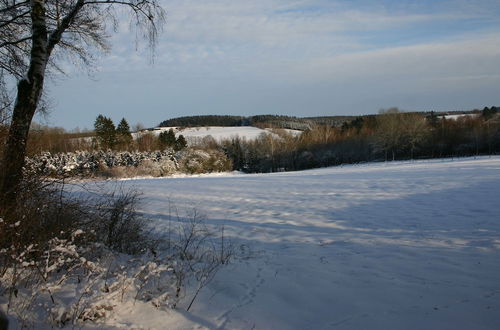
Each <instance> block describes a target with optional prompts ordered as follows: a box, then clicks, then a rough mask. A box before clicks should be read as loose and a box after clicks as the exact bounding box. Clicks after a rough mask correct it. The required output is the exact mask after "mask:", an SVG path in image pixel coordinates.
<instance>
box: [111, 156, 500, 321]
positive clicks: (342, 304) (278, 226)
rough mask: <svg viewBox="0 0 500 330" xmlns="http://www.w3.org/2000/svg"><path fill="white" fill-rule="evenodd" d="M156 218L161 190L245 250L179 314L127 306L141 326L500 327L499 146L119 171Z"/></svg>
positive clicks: (160, 225) (164, 207) (163, 208)
mask: <svg viewBox="0 0 500 330" xmlns="http://www.w3.org/2000/svg"><path fill="white" fill-rule="evenodd" d="M124 184H125V185H131V186H136V187H138V188H139V189H142V190H143V192H144V199H145V200H146V201H147V202H146V204H145V205H143V211H144V212H145V213H146V214H148V215H149V216H150V217H152V218H153V219H154V221H155V228H156V230H157V231H160V232H161V231H163V230H164V229H165V228H166V223H167V221H166V219H167V214H168V212H169V211H168V208H169V203H168V199H170V200H171V201H172V202H173V203H175V204H176V206H177V207H178V208H179V209H180V210H182V209H190V208H193V207H195V208H197V209H198V210H201V211H203V212H204V213H205V214H206V215H207V217H208V222H209V223H210V224H214V225H224V226H225V229H226V233H228V234H229V235H231V236H232V237H233V239H234V241H235V242H236V243H238V244H245V245H246V246H248V247H249V248H250V249H251V251H252V253H251V257H250V258H249V259H246V260H239V261H236V262H234V263H232V264H231V265H229V266H227V267H226V268H224V269H223V270H222V271H221V272H220V273H219V274H218V275H217V277H216V278H215V280H214V281H213V282H212V283H211V284H210V285H209V287H207V288H206V289H205V290H204V291H203V292H202V294H201V296H200V297H199V299H198V300H197V302H196V303H195V305H194V306H193V308H192V309H191V312H190V313H185V312H177V311H169V312H162V311H158V310H154V309H152V308H150V307H149V306H147V305H142V304H139V303H136V304H135V305H131V304H129V305H124V306H122V307H121V308H120V312H119V314H118V316H117V317H116V319H114V320H109V324H110V325H111V324H112V325H114V326H119V325H122V326H125V327H143V328H150V329H163V328H172V329H428V330H429V329H453V330H457V329H477V330H479V329H499V327H500V202H499V197H500V157H491V158H478V159H471V158H468V159H460V160H432V161H419V162H390V163H376V164H365V165H355V166H345V167H334V168H325V169H317V170H309V171H303V172H291V173H275V174H262V175H242V174H232V175H228V176H226V177H220V176H219V177H196V178H170V179H147V180H131V181H125V183H124Z"/></svg>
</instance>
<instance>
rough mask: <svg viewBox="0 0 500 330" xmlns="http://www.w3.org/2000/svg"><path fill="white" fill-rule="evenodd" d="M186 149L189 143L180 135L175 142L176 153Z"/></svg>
mask: <svg viewBox="0 0 500 330" xmlns="http://www.w3.org/2000/svg"><path fill="white" fill-rule="evenodd" d="M186 147H187V141H186V139H185V138H184V135H182V134H181V135H179V137H178V138H177V140H176V141H175V146H174V149H175V151H179V150H182V149H184V148H186Z"/></svg>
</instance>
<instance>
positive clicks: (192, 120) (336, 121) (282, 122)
mask: <svg viewBox="0 0 500 330" xmlns="http://www.w3.org/2000/svg"><path fill="white" fill-rule="evenodd" d="M493 108H495V107H493ZM474 112H477V113H479V112H480V110H470V111H448V112H434V111H421V112H411V113H415V114H421V115H425V116H430V115H431V114H432V115H436V116H444V115H454V114H469V113H474ZM373 116H374V115H363V116H321V117H294V116H283V115H256V116H250V117H244V116H229V115H201V116H185V117H177V118H171V119H167V120H164V121H162V122H161V123H160V124H159V125H158V126H159V127H203V126H223V127H229V126H255V127H262V128H264V127H265V128H286V129H296V130H301V131H305V130H309V129H311V128H312V127H313V126H315V125H326V126H330V127H336V128H340V127H342V125H345V124H346V123H350V122H352V121H353V120H356V118H364V119H367V118H370V117H373ZM358 120H359V119H358Z"/></svg>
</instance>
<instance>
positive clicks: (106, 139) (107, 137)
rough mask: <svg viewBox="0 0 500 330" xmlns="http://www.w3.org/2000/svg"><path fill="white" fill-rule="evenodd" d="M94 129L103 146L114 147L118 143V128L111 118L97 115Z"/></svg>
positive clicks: (104, 147) (105, 147)
mask: <svg viewBox="0 0 500 330" xmlns="http://www.w3.org/2000/svg"><path fill="white" fill-rule="evenodd" d="M94 129H95V133H96V136H97V140H98V142H99V145H100V147H101V148H103V149H112V148H113V147H114V146H115V145H116V129H115V124H113V120H111V118H108V117H105V116H103V115H99V116H97V118H96V120H95V122H94Z"/></svg>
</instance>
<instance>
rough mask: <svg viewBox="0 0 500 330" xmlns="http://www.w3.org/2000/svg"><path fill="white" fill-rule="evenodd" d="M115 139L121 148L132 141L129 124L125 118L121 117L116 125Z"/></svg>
mask: <svg viewBox="0 0 500 330" xmlns="http://www.w3.org/2000/svg"><path fill="white" fill-rule="evenodd" d="M116 140H117V142H118V144H119V145H120V146H121V147H123V148H127V147H128V146H130V144H131V143H132V134H130V126H129V125H128V123H127V121H126V120H125V118H122V120H121V121H120V123H119V124H118V126H117V127H116Z"/></svg>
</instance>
